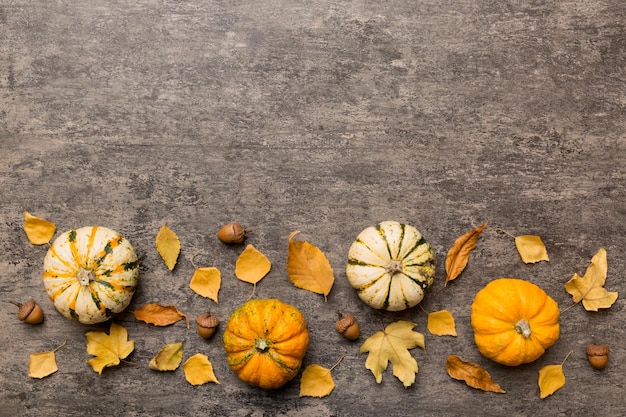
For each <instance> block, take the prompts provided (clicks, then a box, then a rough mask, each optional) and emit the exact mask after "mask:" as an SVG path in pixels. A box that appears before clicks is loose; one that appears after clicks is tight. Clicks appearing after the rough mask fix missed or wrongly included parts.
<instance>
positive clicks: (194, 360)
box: [183, 353, 220, 385]
mask: <svg viewBox="0 0 626 417" xmlns="http://www.w3.org/2000/svg"><path fill="white" fill-rule="evenodd" d="M183 370H184V371H185V379H186V380H187V382H189V383H190V384H191V385H203V384H206V383H207V382H214V383H216V384H219V383H220V382H219V381H218V380H217V378H216V377H215V373H214V372H213V364H212V363H211V361H209V358H208V357H207V356H206V355H203V354H202V353H196V354H195V355H193V356H192V357H190V358H189V359H187V360H186V361H185V363H184V364H183Z"/></svg>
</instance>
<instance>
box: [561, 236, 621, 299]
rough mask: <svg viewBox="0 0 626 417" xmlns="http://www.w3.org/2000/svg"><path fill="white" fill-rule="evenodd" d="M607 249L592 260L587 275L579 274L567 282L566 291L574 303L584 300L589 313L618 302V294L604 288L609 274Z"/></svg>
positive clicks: (600, 251)
mask: <svg viewBox="0 0 626 417" xmlns="http://www.w3.org/2000/svg"><path fill="white" fill-rule="evenodd" d="M607 269H608V265H607V260H606V249H605V248H600V250H599V251H598V252H597V253H596V254H595V255H594V256H593V258H591V265H589V266H588V267H587V271H586V272H585V275H583V276H582V277H580V276H579V275H578V274H576V273H575V274H574V276H573V277H572V278H571V279H570V280H569V281H567V283H566V284H565V290H566V291H567V292H568V293H569V294H570V295H571V296H572V298H573V300H574V303H578V302H579V301H581V300H582V304H583V307H584V308H585V310H587V311H598V309H599V308H609V307H611V306H612V305H613V303H614V302H615V301H616V300H617V295H618V293H617V292H609V291H607V290H606V289H605V288H604V283H605V281H606V274H607Z"/></svg>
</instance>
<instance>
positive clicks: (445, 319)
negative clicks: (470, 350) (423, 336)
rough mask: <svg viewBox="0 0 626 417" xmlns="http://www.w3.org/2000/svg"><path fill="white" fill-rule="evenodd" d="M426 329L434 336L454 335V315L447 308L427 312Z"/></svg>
mask: <svg viewBox="0 0 626 417" xmlns="http://www.w3.org/2000/svg"><path fill="white" fill-rule="evenodd" d="M428 331H429V332H430V333H432V334H434V335H436V336H456V326H455V324H454V316H453V315H452V313H451V312H449V311H448V310H440V311H433V312H432V313H429V314H428Z"/></svg>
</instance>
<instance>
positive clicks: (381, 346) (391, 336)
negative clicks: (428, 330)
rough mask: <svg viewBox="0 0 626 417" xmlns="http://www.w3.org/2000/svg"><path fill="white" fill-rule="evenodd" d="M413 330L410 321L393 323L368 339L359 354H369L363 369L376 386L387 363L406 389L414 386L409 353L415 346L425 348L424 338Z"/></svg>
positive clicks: (413, 369) (414, 370) (414, 368)
mask: <svg viewBox="0 0 626 417" xmlns="http://www.w3.org/2000/svg"><path fill="white" fill-rule="evenodd" d="M415 326H416V324H415V323H411V322H409V321H403V320H400V321H396V322H394V323H391V324H390V325H389V326H387V327H386V328H385V329H384V330H382V331H379V332H377V333H375V334H374V335H372V336H370V337H369V338H368V339H367V340H366V341H365V342H364V343H363V345H362V346H361V349H360V352H361V353H365V352H369V355H368V356H367V360H366V361H365V367H366V368H367V369H369V370H370V371H372V374H374V376H375V377H376V382H378V383H379V384H380V382H381V381H382V379H383V371H384V370H385V369H387V365H388V363H389V361H391V364H392V365H393V375H394V376H395V377H397V378H398V379H399V380H400V381H402V384H403V385H404V386H405V387H409V386H411V385H412V384H413V383H414V382H415V374H417V369H418V367H417V361H415V359H413V357H412V356H411V353H410V352H409V349H413V348H415V347H418V346H419V347H421V348H422V349H423V348H424V335H423V334H421V333H418V332H414V331H413V330H412V329H413V328H414V327H415Z"/></svg>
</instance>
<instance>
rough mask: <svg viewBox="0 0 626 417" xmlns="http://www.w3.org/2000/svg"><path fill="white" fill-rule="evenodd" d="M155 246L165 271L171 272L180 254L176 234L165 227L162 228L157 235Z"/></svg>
mask: <svg viewBox="0 0 626 417" xmlns="http://www.w3.org/2000/svg"><path fill="white" fill-rule="evenodd" d="M155 244H156V248H157V250H158V251H159V254H160V255H161V258H163V262H165V266H167V269H169V270H170V271H171V270H173V269H174V267H175V266H176V261H177V260H178V254H179V253H180V240H179V239H178V236H177V235H176V233H174V231H173V230H172V229H170V228H169V227H167V226H166V225H164V226H162V227H161V229H160V230H159V232H158V233H157V237H156V241H155Z"/></svg>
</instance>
